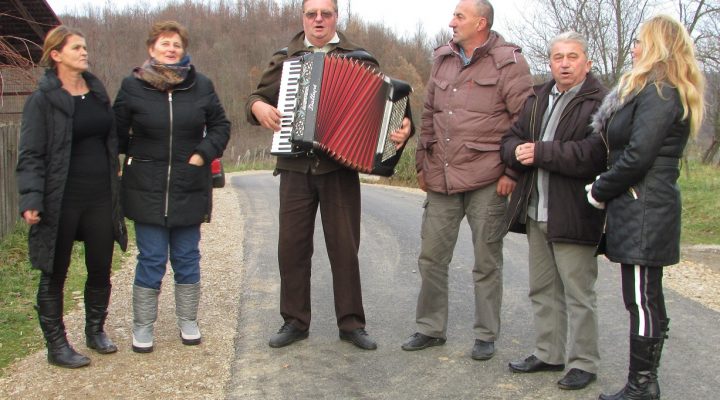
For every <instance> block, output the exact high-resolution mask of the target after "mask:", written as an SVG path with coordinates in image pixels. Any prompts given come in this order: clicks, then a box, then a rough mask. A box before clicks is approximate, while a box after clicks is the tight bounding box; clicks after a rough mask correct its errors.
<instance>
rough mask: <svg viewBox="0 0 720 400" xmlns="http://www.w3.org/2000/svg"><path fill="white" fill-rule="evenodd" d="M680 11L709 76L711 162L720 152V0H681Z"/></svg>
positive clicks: (706, 158)
mask: <svg viewBox="0 0 720 400" xmlns="http://www.w3.org/2000/svg"><path fill="white" fill-rule="evenodd" d="M677 11H678V15H679V16H680V20H681V21H682V22H683V24H685V26H686V27H687V30H688V32H690V35H691V36H692V38H693V40H694V41H695V47H696V49H697V57H698V60H699V61H700V63H701V65H702V67H703V69H704V71H705V77H706V79H707V86H706V88H705V89H706V90H705V92H706V97H705V101H706V119H705V121H706V124H705V129H704V130H703V133H705V134H706V135H707V136H709V137H710V140H709V144H708V145H707V147H706V148H705V149H704V151H703V154H702V162H703V163H706V164H710V163H713V161H714V160H716V159H717V155H718V153H719V152H720V1H718V0H715V1H706V0H687V1H684V0H678V3H677ZM702 139H703V138H701V140H702ZM717 163H718V165H720V159H718V161H717Z"/></svg>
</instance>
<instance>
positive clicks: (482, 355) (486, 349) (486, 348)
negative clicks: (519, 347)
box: [472, 339, 495, 360]
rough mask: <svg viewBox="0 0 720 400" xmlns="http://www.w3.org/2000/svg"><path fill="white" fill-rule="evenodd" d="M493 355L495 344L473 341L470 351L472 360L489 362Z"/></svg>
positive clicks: (478, 340)
mask: <svg viewBox="0 0 720 400" xmlns="http://www.w3.org/2000/svg"><path fill="white" fill-rule="evenodd" d="M494 355H495V342H486V341H484V340H480V339H475V345H474V346H473V349H472V359H473V360H489V359H491V358H493V356H494Z"/></svg>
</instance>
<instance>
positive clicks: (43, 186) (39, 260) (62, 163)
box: [16, 69, 127, 273]
mask: <svg viewBox="0 0 720 400" xmlns="http://www.w3.org/2000/svg"><path fill="white" fill-rule="evenodd" d="M83 78H84V79H85V81H86V82H87V85H88V88H89V89H90V91H91V92H93V93H94V94H95V96H97V98H98V99H100V100H101V101H102V102H103V103H104V104H106V105H107V107H108V110H109V111H110V112H112V109H111V107H110V99H109V98H108V95H107V92H106V91H105V87H104V86H103V84H102V83H101V82H100V80H98V79H97V78H96V77H95V76H94V75H92V74H91V73H89V72H85V73H83ZM74 112H75V103H74V101H73V98H72V96H71V95H70V93H68V92H67V91H66V90H64V89H63V88H62V82H60V79H58V77H57V74H56V72H55V70H53V69H48V70H47V71H46V72H45V76H43V77H42V78H41V79H40V83H39V85H38V89H37V90H36V91H35V92H33V93H32V94H31V95H30V97H29V98H28V100H27V102H26V103H25V108H24V109H23V116H22V126H21V133H20V148H19V152H18V165H17V169H16V177H17V184H18V190H19V192H20V214H21V215H22V213H23V212H25V211H27V210H38V211H39V212H40V214H41V221H40V222H39V223H37V224H35V225H32V226H31V227H30V233H29V238H28V253H29V256H30V263H31V264H32V266H33V268H37V269H40V270H42V271H43V272H46V273H52V268H53V262H54V259H55V244H56V242H57V232H58V224H59V221H60V211H61V205H62V199H63V195H64V192H65V182H66V181H67V176H68V170H69V168H70V155H71V154H70V153H71V150H72V134H73V114H74ZM105 144H106V149H107V154H108V161H109V163H110V168H109V171H110V189H111V194H112V206H113V215H112V218H113V228H114V235H115V241H117V242H118V243H119V244H120V246H121V248H122V249H123V250H126V249H127V231H126V230H125V220H124V218H123V214H122V210H121V208H120V190H119V180H118V176H117V173H118V171H119V161H118V153H117V133H116V130H115V126H114V125H113V127H112V129H111V130H110V132H109V134H108V137H107V140H106V142H105Z"/></svg>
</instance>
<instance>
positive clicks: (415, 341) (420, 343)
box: [401, 332, 445, 351]
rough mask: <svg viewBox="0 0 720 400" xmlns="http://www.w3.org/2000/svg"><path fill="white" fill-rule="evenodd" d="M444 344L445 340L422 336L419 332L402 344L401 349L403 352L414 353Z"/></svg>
mask: <svg viewBox="0 0 720 400" xmlns="http://www.w3.org/2000/svg"><path fill="white" fill-rule="evenodd" d="M444 344H445V339H443V338H436V337H432V336H427V335H423V334H422V333H420V332H415V333H413V335H412V336H410V338H408V340H406V341H405V343H403V344H402V346H401V347H402V349H403V350H405V351H415V350H422V349H427V348H428V347H432V346H442V345H444Z"/></svg>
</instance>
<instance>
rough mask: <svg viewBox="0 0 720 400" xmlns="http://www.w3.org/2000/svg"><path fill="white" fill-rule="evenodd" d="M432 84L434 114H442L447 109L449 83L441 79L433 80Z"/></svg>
mask: <svg viewBox="0 0 720 400" xmlns="http://www.w3.org/2000/svg"><path fill="white" fill-rule="evenodd" d="M433 82H434V84H435V94H434V96H433V108H434V109H435V112H442V111H443V110H445V109H446V108H447V107H448V102H449V101H450V95H449V90H448V86H450V82H448V81H446V80H442V79H434V80H433Z"/></svg>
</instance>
